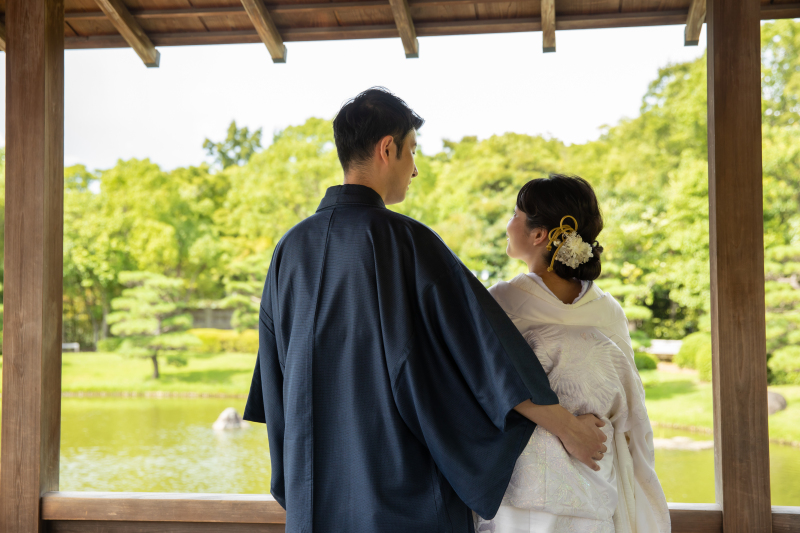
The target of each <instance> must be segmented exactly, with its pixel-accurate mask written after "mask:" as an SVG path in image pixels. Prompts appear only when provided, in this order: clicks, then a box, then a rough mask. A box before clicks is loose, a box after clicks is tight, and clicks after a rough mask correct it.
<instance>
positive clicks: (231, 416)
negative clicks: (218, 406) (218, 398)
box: [211, 407, 250, 431]
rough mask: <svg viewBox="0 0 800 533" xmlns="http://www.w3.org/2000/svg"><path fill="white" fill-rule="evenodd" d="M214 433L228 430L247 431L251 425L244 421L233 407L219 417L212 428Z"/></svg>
mask: <svg viewBox="0 0 800 533" xmlns="http://www.w3.org/2000/svg"><path fill="white" fill-rule="evenodd" d="M211 427H212V428H213V429H214V431H226V430H228V429H247V428H249V427H250V424H248V423H247V422H245V421H244V420H242V417H241V416H239V413H237V412H236V409H234V408H233V407H228V408H227V409H225V410H224V411H222V414H220V415H219V418H217V421H216V422H214V424H213V425H212V426H211Z"/></svg>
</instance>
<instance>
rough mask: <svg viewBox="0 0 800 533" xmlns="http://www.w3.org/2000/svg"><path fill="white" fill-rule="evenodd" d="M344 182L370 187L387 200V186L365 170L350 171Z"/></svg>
mask: <svg viewBox="0 0 800 533" xmlns="http://www.w3.org/2000/svg"><path fill="white" fill-rule="evenodd" d="M344 184H345V185H363V186H365V187H369V188H370V189H372V190H373V191H375V192H376V193H378V194H379V195H380V196H381V199H383V201H384V202H385V201H386V193H387V190H386V186H385V184H383V183H381V182H380V180H377V179H375V178H374V177H372V176H370V175H367V174H365V173H363V172H348V173H347V174H345V175H344Z"/></svg>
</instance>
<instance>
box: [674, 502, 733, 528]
mask: <svg viewBox="0 0 800 533" xmlns="http://www.w3.org/2000/svg"><path fill="white" fill-rule="evenodd" d="M668 505H669V517H670V519H671V521H672V531H673V533H722V508H721V507H720V506H719V505H716V504H703V503H700V504H698V503H670V504H668Z"/></svg>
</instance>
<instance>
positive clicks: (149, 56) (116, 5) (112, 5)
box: [95, 0, 160, 68]
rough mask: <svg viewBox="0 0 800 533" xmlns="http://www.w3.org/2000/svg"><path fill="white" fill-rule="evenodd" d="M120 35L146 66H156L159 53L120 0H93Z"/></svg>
mask: <svg viewBox="0 0 800 533" xmlns="http://www.w3.org/2000/svg"><path fill="white" fill-rule="evenodd" d="M95 1H96V2H97V5H98V7H100V9H101V10H102V11H103V13H105V14H106V17H108V19H109V20H110V21H111V23H112V24H113V25H114V27H115V28H116V29H117V31H118V32H119V34H120V35H122V37H123V38H124V39H125V41H126V42H127V43H128V45H130V47H131V48H133V50H134V52H136V54H137V55H138V56H139V57H140V58H141V59H142V61H144V64H145V66H147V67H151V68H152V67H158V63H159V58H160V54H159V53H158V50H156V48H155V46H153V43H152V42H151V41H150V39H149V38H148V37H147V34H146V33H145V32H144V30H143V29H142V27H141V26H140V25H139V23H138V22H136V19H134V18H133V15H131V14H130V11H128V8H127V7H126V6H125V4H123V3H122V0H95Z"/></svg>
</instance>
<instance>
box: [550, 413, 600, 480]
mask: <svg viewBox="0 0 800 533" xmlns="http://www.w3.org/2000/svg"><path fill="white" fill-rule="evenodd" d="M575 421H576V422H577V423H576V424H571V430H570V431H567V432H566V433H565V434H564V435H563V436H562V435H559V436H558V438H559V439H561V443H562V444H563V445H564V448H566V450H567V452H569V454H570V455H571V456H573V457H574V458H576V459H577V460H578V461H580V462H582V463H583V464H585V465H586V466H588V467H589V468H591V469H592V470H600V467H599V466H597V463H595V461H599V460H600V459H602V458H603V454H605V453H606V451H608V448H606V445H605V444H603V443H604V442H605V441H606V440H607V437H606V435H605V433H603V432H602V431H600V428H601V427H603V426H605V425H606V423H605V422H603V421H602V420H600V419H599V418H597V417H596V416H594V415H581V416H579V417H576V418H575Z"/></svg>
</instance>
